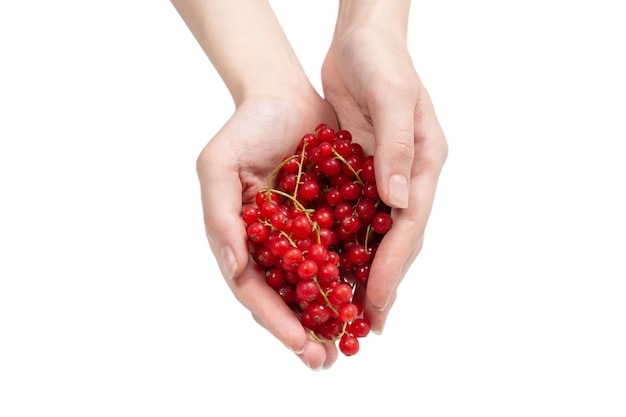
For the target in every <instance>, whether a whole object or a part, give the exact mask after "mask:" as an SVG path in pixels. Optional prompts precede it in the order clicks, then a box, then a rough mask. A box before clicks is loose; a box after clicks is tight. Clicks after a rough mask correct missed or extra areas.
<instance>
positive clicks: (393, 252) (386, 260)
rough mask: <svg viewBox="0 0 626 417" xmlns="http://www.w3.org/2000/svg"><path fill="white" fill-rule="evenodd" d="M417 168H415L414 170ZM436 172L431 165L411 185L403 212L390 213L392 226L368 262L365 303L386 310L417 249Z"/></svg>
mask: <svg viewBox="0 0 626 417" xmlns="http://www.w3.org/2000/svg"><path fill="white" fill-rule="evenodd" d="M418 169H419V167H417V166H416V167H415V171H417V170H418ZM439 173H440V169H439V168H438V167H437V166H435V165H433V166H432V167H431V168H430V169H428V170H423V171H422V172H420V173H419V175H417V176H415V177H414V178H413V179H412V182H411V192H410V204H409V208H408V209H406V210H392V217H393V219H394V223H393V226H392V228H391V230H389V232H387V234H386V235H385V236H384V238H383V240H382V242H381V244H380V246H379V248H378V250H377V252H376V257H375V258H374V261H373V263H372V267H371V272H370V276H369V279H368V284H367V302H368V303H370V304H371V305H372V307H373V308H374V309H377V310H379V311H382V310H386V309H387V308H388V305H389V301H390V300H391V297H392V295H393V293H394V292H395V291H396V289H397V287H398V285H399V284H400V281H401V280H402V278H403V277H404V275H405V274H406V272H407V270H408V268H409V267H410V265H411V264H412V263H413V261H414V260H415V258H416V257H417V255H418V253H419V251H420V250H421V247H422V244H423V239H424V233H425V229H426V224H427V222H428V218H429V216H430V213H431V210H432V206H433V202H434V197H435V190H436V188H437V182H438V179H439Z"/></svg>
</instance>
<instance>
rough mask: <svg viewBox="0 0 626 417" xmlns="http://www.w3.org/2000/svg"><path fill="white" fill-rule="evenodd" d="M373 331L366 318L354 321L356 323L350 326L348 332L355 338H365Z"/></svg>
mask: <svg viewBox="0 0 626 417" xmlns="http://www.w3.org/2000/svg"><path fill="white" fill-rule="evenodd" d="M370 329H371V326H370V322H369V320H368V319H366V318H364V317H359V318H356V319H354V321H353V322H352V323H350V324H348V326H347V328H346V330H347V331H348V333H350V334H352V335H353V336H355V337H365V336H367V335H368V334H369V332H370Z"/></svg>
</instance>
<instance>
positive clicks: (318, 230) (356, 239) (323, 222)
mask: <svg viewBox="0 0 626 417" xmlns="http://www.w3.org/2000/svg"><path fill="white" fill-rule="evenodd" d="M390 210H391V209H390V207H389V206H387V205H386V204H385V203H384V202H383V201H382V200H381V199H380V198H379V195H378V192H377V188H376V178H375V174H374V159H373V156H371V155H365V154H364V152H363V148H362V147H361V146H360V145H359V144H358V143H356V142H353V141H352V135H351V133H350V132H349V131H347V130H338V131H335V130H334V129H333V128H331V127H330V126H328V125H326V124H320V125H318V126H317V127H316V128H315V129H314V131H313V132H311V133H306V134H304V135H303V137H302V139H301V141H300V144H299V146H298V148H297V149H296V151H295V153H293V154H291V155H289V156H287V157H286V158H285V159H284V160H283V161H282V162H281V163H280V164H279V165H278V166H277V167H276V168H275V169H274V171H273V172H272V175H271V177H270V179H269V181H268V184H267V186H266V187H265V188H262V189H259V190H258V191H257V193H256V196H255V202H254V204H251V205H248V206H246V207H244V208H243V211H242V214H241V217H242V219H243V221H244V223H245V225H246V234H247V238H248V242H249V251H250V254H251V256H252V259H254V261H255V263H256V265H257V266H258V267H259V268H261V269H262V270H263V271H264V273H265V280H266V283H267V285H268V286H269V287H271V288H272V289H274V290H275V291H276V292H277V293H278V294H279V295H280V297H281V298H282V299H283V301H284V302H285V303H286V304H287V305H288V306H289V307H290V308H291V310H292V311H293V312H294V313H295V314H296V316H297V317H298V319H299V320H300V322H301V323H302V325H303V326H304V327H305V328H307V329H308V330H309V331H310V333H311V336H312V337H313V339H315V340H316V341H318V342H320V343H335V342H338V347H339V350H340V351H341V352H342V353H343V354H345V355H347V356H351V355H354V354H356V353H357V352H358V351H359V341H358V339H359V338H363V337H365V336H367V335H368V333H369V331H370V323H369V321H368V319H367V317H365V316H364V314H363V305H362V301H361V300H360V299H359V294H362V293H363V292H362V291H359V289H362V288H365V287H366V286H367V282H368V277H369V270H370V265H371V263H372V261H373V259H374V257H375V255H376V249H377V248H378V245H379V244H380V242H381V240H382V238H383V237H384V235H385V234H386V233H387V232H388V231H389V230H390V229H391V227H392V223H393V221H392V218H391V216H390Z"/></svg>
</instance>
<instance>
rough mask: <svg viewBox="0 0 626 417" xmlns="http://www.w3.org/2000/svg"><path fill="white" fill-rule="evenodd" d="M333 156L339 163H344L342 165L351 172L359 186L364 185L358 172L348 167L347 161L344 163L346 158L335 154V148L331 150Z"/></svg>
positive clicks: (350, 166)
mask: <svg viewBox="0 0 626 417" xmlns="http://www.w3.org/2000/svg"><path fill="white" fill-rule="evenodd" d="M333 154H334V155H335V156H336V157H337V159H339V160H340V161H341V162H343V163H344V164H345V165H346V166H347V167H348V169H349V170H350V171H352V173H353V174H354V176H355V177H356V181H357V182H358V183H359V184H361V185H363V184H365V183H364V182H363V180H362V179H361V177H360V176H359V173H358V171H355V170H354V168H352V165H350V164H349V163H348V161H346V158H344V157H343V155H341V154H340V153H339V152H337V150H336V149H335V148H333Z"/></svg>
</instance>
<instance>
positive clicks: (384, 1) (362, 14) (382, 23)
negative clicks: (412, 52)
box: [335, 0, 411, 42]
mask: <svg viewBox="0 0 626 417" xmlns="http://www.w3.org/2000/svg"><path fill="white" fill-rule="evenodd" d="M410 3H411V2H410V0H340V1H339V10H338V14H337V25H336V26H335V37H338V36H342V35H344V34H346V33H353V32H372V33H384V34H386V35H387V36H392V37H395V38H397V39H398V41H401V42H406V38H407V28H408V23H409V9H410Z"/></svg>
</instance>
